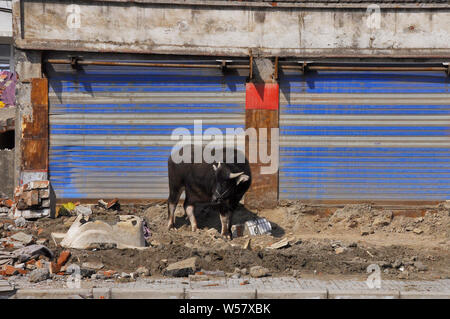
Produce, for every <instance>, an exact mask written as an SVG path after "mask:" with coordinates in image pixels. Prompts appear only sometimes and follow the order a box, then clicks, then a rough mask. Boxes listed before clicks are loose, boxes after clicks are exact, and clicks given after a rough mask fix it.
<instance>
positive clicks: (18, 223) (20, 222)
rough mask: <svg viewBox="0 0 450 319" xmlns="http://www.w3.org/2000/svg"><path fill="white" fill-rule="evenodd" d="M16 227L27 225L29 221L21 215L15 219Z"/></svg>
mask: <svg viewBox="0 0 450 319" xmlns="http://www.w3.org/2000/svg"><path fill="white" fill-rule="evenodd" d="M14 224H15V225H16V227H25V226H26V225H27V221H26V219H25V218H23V217H19V218H17V219H16V220H15V221H14Z"/></svg>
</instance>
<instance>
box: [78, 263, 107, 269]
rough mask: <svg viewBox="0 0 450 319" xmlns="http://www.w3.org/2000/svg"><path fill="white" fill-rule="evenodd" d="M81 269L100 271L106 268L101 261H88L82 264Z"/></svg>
mask: <svg viewBox="0 0 450 319" xmlns="http://www.w3.org/2000/svg"><path fill="white" fill-rule="evenodd" d="M81 267H82V268H86V269H93V270H100V269H102V268H103V267H105V265H104V264H103V263H101V262H99V261H86V262H84V263H82V264H81Z"/></svg>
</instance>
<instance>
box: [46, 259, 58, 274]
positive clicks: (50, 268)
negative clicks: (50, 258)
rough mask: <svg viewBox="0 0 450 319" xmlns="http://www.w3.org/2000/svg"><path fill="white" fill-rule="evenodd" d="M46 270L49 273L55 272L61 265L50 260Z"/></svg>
mask: <svg viewBox="0 0 450 319" xmlns="http://www.w3.org/2000/svg"><path fill="white" fill-rule="evenodd" d="M48 270H49V271H50V273H51V274H56V273H58V272H59V271H60V270H61V266H60V265H57V264H55V263H54V262H51V263H50V264H49V266H48Z"/></svg>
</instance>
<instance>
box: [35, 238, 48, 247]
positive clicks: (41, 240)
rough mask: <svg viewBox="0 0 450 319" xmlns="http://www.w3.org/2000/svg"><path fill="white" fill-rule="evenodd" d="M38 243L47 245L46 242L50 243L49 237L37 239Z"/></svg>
mask: <svg viewBox="0 0 450 319" xmlns="http://www.w3.org/2000/svg"><path fill="white" fill-rule="evenodd" d="M36 244H38V245H46V244H48V239H47V238H39V239H38V240H36Z"/></svg>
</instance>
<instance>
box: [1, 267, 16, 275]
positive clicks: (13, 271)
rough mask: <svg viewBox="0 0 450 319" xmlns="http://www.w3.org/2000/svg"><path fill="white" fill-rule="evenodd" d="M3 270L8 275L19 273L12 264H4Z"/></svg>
mask: <svg viewBox="0 0 450 319" xmlns="http://www.w3.org/2000/svg"><path fill="white" fill-rule="evenodd" d="M3 270H4V271H5V275H6V276H14V275H17V274H18V273H19V271H18V269H17V268H14V267H13V266H10V265H6V266H3Z"/></svg>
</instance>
